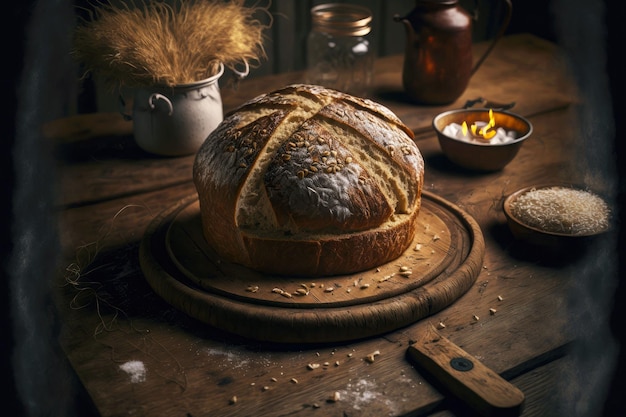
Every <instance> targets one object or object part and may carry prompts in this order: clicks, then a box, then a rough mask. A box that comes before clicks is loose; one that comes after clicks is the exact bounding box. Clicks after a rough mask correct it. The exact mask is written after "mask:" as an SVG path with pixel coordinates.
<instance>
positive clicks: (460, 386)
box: [407, 328, 524, 416]
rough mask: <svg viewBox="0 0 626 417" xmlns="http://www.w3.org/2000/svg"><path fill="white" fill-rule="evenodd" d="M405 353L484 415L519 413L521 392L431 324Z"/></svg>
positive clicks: (522, 395) (521, 398) (522, 397)
mask: <svg viewBox="0 0 626 417" xmlns="http://www.w3.org/2000/svg"><path fill="white" fill-rule="evenodd" d="M425 336H426V337H423V338H422V339H421V340H420V341H417V342H415V343H414V344H412V345H410V346H409V348H408V351H407V355H408V356H409V358H410V359H411V360H413V361H414V362H415V363H416V364H417V365H419V366H420V367H421V368H422V369H424V370H425V371H427V372H428V373H429V374H430V375H431V376H432V377H434V378H435V379H436V380H437V381H438V382H439V383H441V384H442V385H443V386H444V387H446V389H448V390H449V391H450V393H451V394H453V395H454V396H456V397H457V399H459V400H460V401H462V402H463V403H465V404H467V405H468V406H470V407H471V408H472V409H474V410H475V411H476V412H478V413H479V414H480V415H483V416H518V415H520V413H521V411H522V405H523V403H524V393H522V391H520V390H519V389H518V388H517V387H516V386H514V385H513V384H511V383H509V382H508V381H506V380H505V379H504V378H502V377H501V376H500V375H498V374H497V373H496V372H494V371H492V370H491V369H489V368H488V367H486V366H485V365H484V364H482V363H481V362H480V361H478V360H477V359H476V358H475V357H473V356H471V355H469V354H468V353H467V352H465V351H464V350H463V349H461V348H460V347H458V346H457V345H455V344H454V343H452V342H451V341H450V340H448V339H446V338H445V337H443V336H442V335H441V334H440V333H439V332H437V330H435V329H434V328H432V329H430V330H429V331H428V332H427V335H425Z"/></svg>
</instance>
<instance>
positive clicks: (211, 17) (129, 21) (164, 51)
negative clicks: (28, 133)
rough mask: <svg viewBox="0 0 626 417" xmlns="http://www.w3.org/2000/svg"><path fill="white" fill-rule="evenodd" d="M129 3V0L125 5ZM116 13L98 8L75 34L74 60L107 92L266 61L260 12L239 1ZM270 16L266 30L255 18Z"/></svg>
mask: <svg viewBox="0 0 626 417" xmlns="http://www.w3.org/2000/svg"><path fill="white" fill-rule="evenodd" d="M130 1H131V2H132V1H133V0H130ZM170 3H171V4H167V3H164V2H162V1H161V2H156V1H154V2H150V1H149V0H145V2H143V3H142V4H141V5H135V4H134V3H124V2H121V3H120V4H121V6H120V5H117V6H114V5H112V4H111V3H101V4H99V7H97V8H96V10H95V12H94V13H93V14H92V16H91V19H90V20H88V21H84V22H81V23H80V24H79V25H78V27H77V28H76V31H75V33H74V49H73V54H74V56H75V57H76V58H77V59H78V60H79V61H80V62H82V63H83V64H84V65H85V69H86V71H87V72H90V71H91V72H94V73H98V74H100V75H102V76H103V78H104V79H105V80H106V81H107V83H109V84H111V85H112V86H115V87H119V86H129V87H146V86H152V85H164V86H174V85H179V84H186V83H192V82H196V81H200V80H203V79H205V78H208V77H210V76H212V75H214V74H215V73H217V71H218V68H219V63H220V62H221V63H223V64H224V65H225V66H226V67H228V68H231V69H235V68H236V66H237V65H239V67H241V64H242V63H247V64H249V65H252V66H254V65H257V64H258V63H259V62H260V60H261V59H263V58H265V50H264V49H263V31H264V30H265V29H266V28H268V27H269V25H271V16H270V15H269V12H268V11H267V8H263V7H245V6H244V5H243V0H230V1H225V0H173V2H170ZM259 11H261V12H265V13H267V15H268V16H270V19H269V23H265V24H264V23H262V22H261V21H259V20H258V19H255V18H254V15H255V14H256V13H257V12H259Z"/></svg>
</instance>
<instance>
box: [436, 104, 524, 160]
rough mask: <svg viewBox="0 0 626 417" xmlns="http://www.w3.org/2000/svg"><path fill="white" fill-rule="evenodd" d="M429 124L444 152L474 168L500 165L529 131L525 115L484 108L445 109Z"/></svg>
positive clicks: (517, 148)
mask: <svg viewBox="0 0 626 417" xmlns="http://www.w3.org/2000/svg"><path fill="white" fill-rule="evenodd" d="M432 125H433V128H434V129H435V131H436V132H437V138H438V139H439V146H440V147H441V150H442V152H443V153H444V155H445V156H446V157H447V158H448V159H449V160H450V161H451V162H453V163H454V164H456V165H459V166H461V167H463V168H466V169H470V170H474V171H498V170H501V169H503V168H504V167H505V166H506V165H507V164H508V163H509V162H511V161H512V160H513V158H515V156H516V155H517V153H518V152H519V150H520V148H521V147H522V144H523V143H524V141H525V140H526V139H528V138H529V137H530V135H531V134H532V132H533V126H532V124H531V123H530V122H529V121H528V120H527V119H526V118H524V117H522V116H520V115H517V114H514V113H511V112H509V111H505V110H495V109H488V108H483V109H478V108H477V109H457V110H449V111H446V112H443V113H440V114H438V115H437V116H435V118H434V119H433V122H432ZM464 125H465V127H464ZM482 132H484V134H481V133H482Z"/></svg>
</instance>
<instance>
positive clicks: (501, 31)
mask: <svg viewBox="0 0 626 417" xmlns="http://www.w3.org/2000/svg"><path fill="white" fill-rule="evenodd" d="M503 2H504V4H505V7H506V11H505V15H504V20H503V21H502V24H501V25H500V29H499V30H498V33H497V34H496V37H495V38H493V41H492V42H491V45H489V48H487V50H486V51H485V53H484V54H483V56H481V57H480V59H479V60H478V61H476V64H474V68H472V72H471V74H472V75H474V73H475V72H476V71H477V70H478V67H480V66H481V64H482V63H483V61H485V59H486V58H487V55H489V53H490V52H491V50H492V49H493V48H494V46H496V43H497V42H498V41H499V40H500V38H501V37H502V36H503V35H504V31H506V29H507V27H508V26H509V22H510V21H511V14H512V12H513V5H512V4H511V0H503ZM475 3H476V5H477V6H478V1H476V2H475ZM477 10H478V8H476V10H475V11H474V16H477V15H478V12H477Z"/></svg>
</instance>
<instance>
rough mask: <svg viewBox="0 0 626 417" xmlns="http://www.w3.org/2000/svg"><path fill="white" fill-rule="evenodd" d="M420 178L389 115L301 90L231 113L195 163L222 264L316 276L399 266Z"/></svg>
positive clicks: (210, 238)
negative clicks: (389, 264)
mask: <svg viewBox="0 0 626 417" xmlns="http://www.w3.org/2000/svg"><path fill="white" fill-rule="evenodd" d="M423 177H424V162H423V159H422V155H421V154H420V151H419V149H418V148H417V146H416V144H415V142H414V141H413V133H412V131H411V130H410V129H409V128H407V127H406V126H405V125H404V124H403V123H402V122H401V121H400V119H399V118H398V117H397V116H396V115H395V114H393V113H392V112H391V111H390V110H389V109H387V108H386V107H384V106H382V105H380V104H378V103H375V102H373V101H371V100H368V99H363V98H358V97H353V96H350V95H348V94H344V93H341V92H338V91H335V90H330V89H326V88H323V87H320V86H313V85H304V84H298V85H290V86H287V87H285V88H282V89H280V90H277V91H274V92H271V93H268V94H264V95H261V96H259V97H257V98H255V99H253V100H251V101H249V102H248V103H246V104H244V105H242V106H241V107H239V108H238V109H236V110H235V111H233V112H230V113H229V114H227V115H226V117H225V118H224V120H223V122H222V123H221V124H220V125H219V126H218V127H217V128H216V129H215V130H214V131H213V132H212V133H211V134H210V135H209V137H208V138H207V139H206V141H205V142H204V144H203V145H202V146H201V148H200V149H199V151H198V153H197V155H196V159H195V161H194V166H193V178H194V184H195V186H196V189H197V192H198V198H199V204H200V215H201V218H202V226H203V234H204V236H205V238H206V241H207V242H208V244H209V246H210V247H211V248H213V249H214V250H215V251H216V252H217V254H218V255H219V256H220V257H221V258H222V259H223V260H224V261H227V262H232V263H237V264H241V265H244V266H246V267H249V268H251V269H254V270H257V271H261V272H263V273H268V274H279V275H294V276H311V277H315V276H328V275H335V274H348V273H354V272H357V271H362V270H365V269H369V268H373V267H376V266H379V265H382V264H383V263H386V262H389V261H391V260H393V259H395V258H397V257H399V256H400V255H401V254H402V253H403V252H404V251H405V250H406V249H407V248H408V246H409V245H411V243H412V241H413V238H414V236H415V230H416V225H417V216H418V213H419V209H420V203H421V192H422V183H423Z"/></svg>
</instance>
